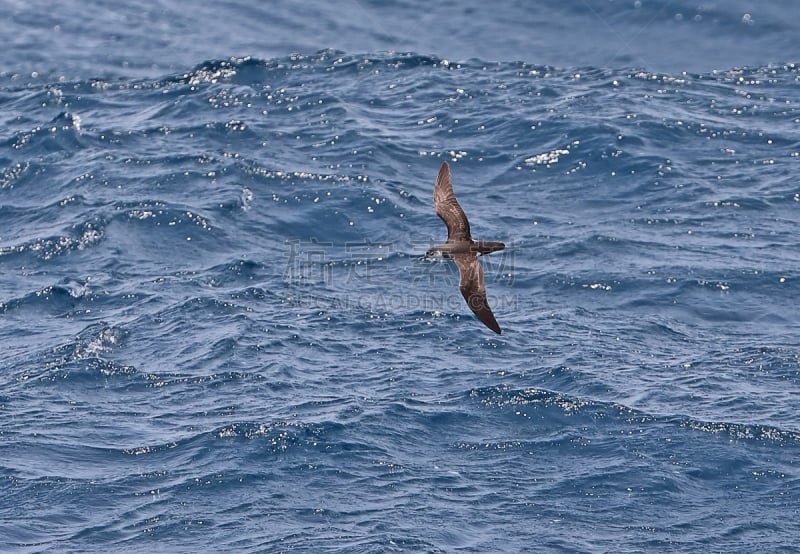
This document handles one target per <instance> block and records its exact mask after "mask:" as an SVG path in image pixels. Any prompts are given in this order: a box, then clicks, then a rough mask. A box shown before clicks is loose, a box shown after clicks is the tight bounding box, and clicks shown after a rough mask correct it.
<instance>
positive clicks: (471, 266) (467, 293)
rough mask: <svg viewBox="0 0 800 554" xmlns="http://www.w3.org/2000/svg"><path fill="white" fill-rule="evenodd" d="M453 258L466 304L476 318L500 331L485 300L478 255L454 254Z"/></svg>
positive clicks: (497, 331)
mask: <svg viewBox="0 0 800 554" xmlns="http://www.w3.org/2000/svg"><path fill="white" fill-rule="evenodd" d="M453 260H454V261H455V262H456V265H457V266H458V272H459V274H460V275H461V277H460V279H459V283H458V287H459V288H460V289H461V294H462V295H463V296H464V300H466V301H467V305H468V306H469V308H470V310H472V311H473V312H474V313H475V315H476V316H477V317H478V319H479V320H480V321H481V322H482V323H483V324H484V325H486V326H487V327H488V328H489V329H491V330H492V331H494V332H495V333H497V334H498V335H499V334H500V333H501V331H500V325H498V324H497V320H496V319H495V318H494V314H493V313H492V309H491V308H490V307H489V302H488V301H487V300H486V283H485V282H484V279H483V268H482V267H481V264H480V262H479V261H478V256H477V255H475V254H474V253H472V252H467V253H461V254H456V255H455V256H453Z"/></svg>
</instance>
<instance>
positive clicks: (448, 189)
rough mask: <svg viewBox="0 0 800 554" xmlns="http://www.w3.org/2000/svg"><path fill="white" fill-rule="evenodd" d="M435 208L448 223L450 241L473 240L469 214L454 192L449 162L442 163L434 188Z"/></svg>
mask: <svg viewBox="0 0 800 554" xmlns="http://www.w3.org/2000/svg"><path fill="white" fill-rule="evenodd" d="M433 208H434V209H435V210H436V215H438V216H439V217H441V218H442V221H444V224H445V225H447V240H448V241H462V240H472V237H471V236H470V234H469V221H467V214H465V213H464V210H463V209H462V208H461V206H460V205H459V203H458V200H456V195H455V193H454V192H453V181H452V180H451V179H450V166H448V165H447V162H444V163H443V164H442V168H441V169H440V170H439V177H438V178H437V179H436V186H435V187H434V188H433Z"/></svg>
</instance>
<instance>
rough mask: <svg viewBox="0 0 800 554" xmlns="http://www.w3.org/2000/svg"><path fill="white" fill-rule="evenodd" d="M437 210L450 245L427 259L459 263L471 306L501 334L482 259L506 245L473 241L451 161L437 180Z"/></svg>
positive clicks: (430, 252) (461, 285)
mask: <svg viewBox="0 0 800 554" xmlns="http://www.w3.org/2000/svg"><path fill="white" fill-rule="evenodd" d="M433 207H434V209H435V210H436V214H437V215H438V216H439V217H440V218H441V219H442V221H444V224H445V225H446V226H447V242H445V243H444V244H440V245H439V246H434V247H433V248H431V249H430V250H428V252H427V253H426V254H425V256H426V257H430V256H433V255H435V254H436V253H441V254H442V256H444V257H445V258H449V259H452V260H453V261H454V262H455V264H456V266H457V267H458V272H459V275H460V278H459V283H458V287H459V289H460V290H461V294H462V296H464V300H466V301H467V305H468V306H469V307H470V309H471V310H472V311H473V313H475V315H476V316H477V318H478V319H479V320H480V321H481V322H482V323H483V324H484V325H486V326H487V327H488V328H489V329H491V330H492V331H494V332H495V333H497V334H500V333H501V332H502V331H501V329H500V325H498V323H497V320H496V319H495V317H494V314H493V313H492V309H491V308H490V307H489V302H488V301H487V299H486V282H485V280H484V277H483V268H482V267H481V264H480V262H479V261H478V256H479V255H483V254H491V253H492V252H497V251H498V250H502V249H503V248H505V244H503V243H502V242H489V241H474V240H472V235H471V233H470V229H469V220H467V215H466V214H465V213H464V210H463V209H462V208H461V205H460V204H459V203H458V200H456V195H455V193H454V192H453V181H452V180H451V178H450V166H448V165H447V162H444V163H443V164H442V167H441V169H440V170H439V177H438V178H437V179H436V186H435V187H434V189H433Z"/></svg>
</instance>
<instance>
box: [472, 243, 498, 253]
mask: <svg viewBox="0 0 800 554" xmlns="http://www.w3.org/2000/svg"><path fill="white" fill-rule="evenodd" d="M505 247H506V245H505V244H503V243H502V242H491V241H483V240H480V241H477V242H475V244H474V245H473V247H472V248H473V251H475V252H477V253H478V254H481V255H483V254H491V253H492V252H497V251H498V250H502V249H503V248H505Z"/></svg>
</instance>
